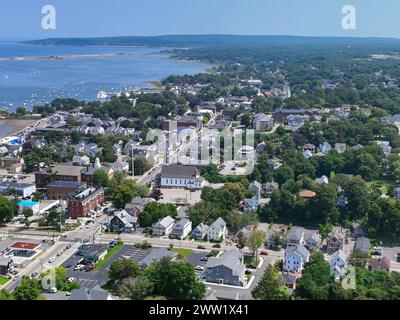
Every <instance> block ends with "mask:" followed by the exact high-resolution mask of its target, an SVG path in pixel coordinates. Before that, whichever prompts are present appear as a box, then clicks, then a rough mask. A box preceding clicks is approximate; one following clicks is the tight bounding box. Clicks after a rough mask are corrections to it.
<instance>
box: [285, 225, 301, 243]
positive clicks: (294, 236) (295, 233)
mask: <svg viewBox="0 0 400 320" xmlns="http://www.w3.org/2000/svg"><path fill="white" fill-rule="evenodd" d="M303 237H304V229H303V228H301V227H293V228H292V229H290V231H289V232H288V234H287V236H286V241H288V240H291V241H300V240H301V238H303Z"/></svg>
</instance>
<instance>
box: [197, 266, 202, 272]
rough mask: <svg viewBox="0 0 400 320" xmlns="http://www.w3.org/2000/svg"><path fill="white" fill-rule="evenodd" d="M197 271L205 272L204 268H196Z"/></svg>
mask: <svg viewBox="0 0 400 320" xmlns="http://www.w3.org/2000/svg"><path fill="white" fill-rule="evenodd" d="M195 269H196V270H197V271H203V270H204V267H203V266H196V268H195Z"/></svg>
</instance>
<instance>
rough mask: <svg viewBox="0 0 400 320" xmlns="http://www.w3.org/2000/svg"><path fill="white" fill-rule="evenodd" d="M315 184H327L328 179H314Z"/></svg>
mask: <svg viewBox="0 0 400 320" xmlns="http://www.w3.org/2000/svg"><path fill="white" fill-rule="evenodd" d="M315 183H316V184H328V183H329V179H328V177H327V176H322V177H320V178H316V179H315Z"/></svg>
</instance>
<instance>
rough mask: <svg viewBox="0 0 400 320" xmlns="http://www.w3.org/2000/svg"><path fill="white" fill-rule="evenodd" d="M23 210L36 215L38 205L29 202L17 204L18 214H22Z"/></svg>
mask: <svg viewBox="0 0 400 320" xmlns="http://www.w3.org/2000/svg"><path fill="white" fill-rule="evenodd" d="M25 209H30V210H32V213H33V214H38V213H39V212H40V203H39V202H35V201H29V200H22V201H20V202H18V212H19V213H20V214H22V213H23V212H24V210H25Z"/></svg>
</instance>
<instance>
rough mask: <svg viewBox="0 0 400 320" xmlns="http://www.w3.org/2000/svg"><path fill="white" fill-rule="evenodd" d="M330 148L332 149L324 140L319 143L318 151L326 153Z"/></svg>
mask: <svg viewBox="0 0 400 320" xmlns="http://www.w3.org/2000/svg"><path fill="white" fill-rule="evenodd" d="M331 150H332V146H331V145H330V144H329V143H328V142H327V141H325V142H324V143H321V144H320V145H319V151H321V153H323V154H326V153H328V152H329V151H331Z"/></svg>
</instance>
